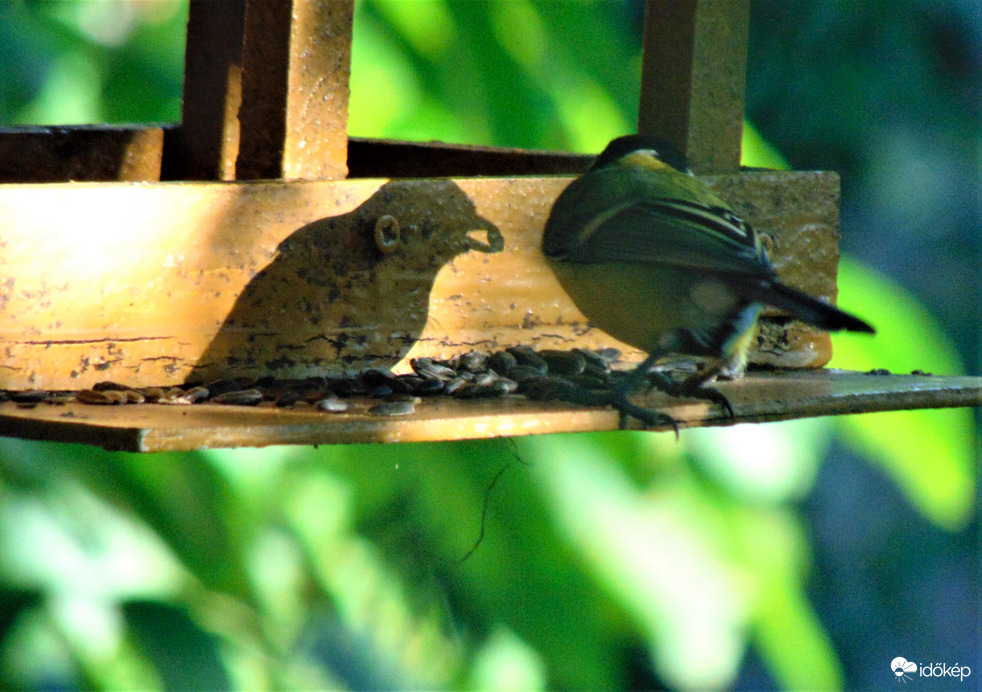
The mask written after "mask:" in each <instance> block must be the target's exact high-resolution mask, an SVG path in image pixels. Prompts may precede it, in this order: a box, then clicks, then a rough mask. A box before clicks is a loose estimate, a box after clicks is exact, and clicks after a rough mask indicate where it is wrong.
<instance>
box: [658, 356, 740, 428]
mask: <svg viewBox="0 0 982 692" xmlns="http://www.w3.org/2000/svg"><path fill="white" fill-rule="evenodd" d="M724 364H725V363H724V362H723V361H719V362H717V363H716V364H714V365H713V366H712V367H710V368H707V369H706V370H705V371H703V372H700V373H697V374H696V375H693V376H692V377H687V378H686V379H684V380H682V381H681V382H676V381H675V380H673V379H672V378H671V377H669V376H668V375H665V374H664V373H661V372H649V373H646V377H647V379H648V382H650V383H651V384H652V385H653V386H654V387H656V388H657V389H659V390H661V391H663V392H665V393H666V394H670V395H671V396H689V397H694V398H696V399H705V400H707V401H712V402H713V403H716V404H719V405H720V406H722V407H723V408H724V409H726V413H727V415H729V417H730V418H733V417H734V416H735V414H734V412H733V405H732V404H730V400H729V399H727V398H726V395H724V394H723V393H722V392H721V391H719V390H718V389H716V388H715V387H710V386H708V385H707V384H706V383H707V382H709V381H711V380H712V379H713V378H714V377H716V375H718V374H719V371H720V370H722V369H723V366H724Z"/></svg>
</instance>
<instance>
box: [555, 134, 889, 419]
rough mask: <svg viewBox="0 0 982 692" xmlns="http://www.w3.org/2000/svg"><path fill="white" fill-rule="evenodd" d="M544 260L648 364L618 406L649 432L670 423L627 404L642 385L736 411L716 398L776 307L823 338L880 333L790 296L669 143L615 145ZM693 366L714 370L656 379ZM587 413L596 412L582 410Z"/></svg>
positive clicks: (596, 166) (748, 231) (566, 215)
mask: <svg viewBox="0 0 982 692" xmlns="http://www.w3.org/2000/svg"><path fill="white" fill-rule="evenodd" d="M542 250H543V252H544V254H545V256H546V258H547V259H548V261H549V264H550V266H551V267H552V269H553V271H554V272H555V274H556V277H557V278H558V279H559V282H560V284H562V286H563V288H564V289H565V290H566V292H567V293H568V294H569V296H570V297H571V298H572V299H573V302H574V303H576V306H577V307H578V308H579V309H580V311H581V312H582V313H583V314H584V315H585V316H586V317H587V319H589V320H590V321H591V322H593V323H594V324H595V325H596V326H598V327H599V328H600V329H602V330H603V331H605V332H607V333H608V334H610V335H611V336H614V337H616V338H617V339H619V340H621V341H623V342H625V343H627V344H630V345H631V346H634V347H636V348H638V349H640V350H642V351H644V352H646V353H647V354H648V357H647V359H646V360H645V361H644V362H643V363H642V364H641V365H640V366H639V367H638V368H637V369H636V370H635V371H634V372H633V373H632V375H631V377H628V378H626V379H625V380H623V381H622V383H621V384H620V385H618V386H617V389H616V391H614V392H613V394H612V397H611V398H609V399H608V400H605V401H603V402H602V403H610V404H612V405H613V406H614V407H615V408H617V409H618V410H619V411H620V412H621V418H622V423H623V420H624V417H625V416H628V415H629V416H632V417H636V418H639V419H640V420H641V421H642V422H644V423H645V424H649V425H650V424H656V423H664V422H670V423H672V424H673V425H674V421H671V419H669V418H668V417H667V416H662V415H660V414H656V413H654V412H651V411H648V410H647V409H643V408H641V407H638V406H635V405H633V404H631V403H630V402H628V400H627V394H628V393H629V391H630V390H632V389H634V388H636V387H637V386H638V385H640V384H641V382H642V381H643V380H644V379H646V378H647V379H648V380H649V381H651V382H652V384H654V385H655V386H657V387H658V388H659V389H662V390H663V391H666V392H667V393H669V394H672V395H676V396H685V395H688V396H695V397H699V398H704V399H709V400H711V401H716V402H718V403H720V404H721V405H723V406H724V407H725V408H726V409H727V411H728V412H729V414H730V415H731V416H732V415H733V409H732V407H731V406H730V403H729V401H728V400H727V399H726V397H725V396H723V395H722V394H721V393H720V392H719V391H717V390H716V389H714V388H712V387H710V386H708V383H709V382H711V381H713V380H714V379H715V378H716V377H717V376H724V377H728V378H738V377H741V376H742V375H743V372H744V370H745V369H746V366H747V352H748V350H749V349H750V346H751V344H752V342H753V340H754V338H755V334H756V326H757V317H758V315H759V313H760V310H761V308H762V307H763V306H764V305H771V306H773V307H776V308H779V309H781V310H784V311H786V312H788V313H789V314H791V315H792V316H793V317H795V318H796V319H799V320H801V321H802V322H805V323H807V324H810V325H813V326H816V327H819V328H821V329H825V330H840V329H847V330H850V331H856V332H868V333H873V331H874V330H873V328H872V327H871V326H870V325H869V324H867V323H866V322H864V321H863V320H861V319H859V318H857V317H854V316H852V315H850V314H848V313H846V312H843V311H842V310H839V309H838V308H836V307H834V306H832V305H830V304H828V303H826V302H823V301H821V300H818V299H817V298H813V297H812V296H809V295H807V294H805V293H802V292H801V291H799V290H797V289H794V288H791V287H790V286H786V285H785V284H783V283H781V282H780V281H779V280H778V278H777V273H776V272H775V270H774V266H773V264H771V261H770V259H769V258H768V256H767V251H766V250H765V248H764V246H763V245H762V244H761V241H760V238H759V237H758V235H757V233H756V231H755V230H754V229H753V227H752V226H751V225H750V224H749V223H747V222H746V221H744V220H743V219H741V218H740V217H739V216H737V215H736V214H735V213H734V212H733V210H732V209H731V208H730V205H729V204H727V203H726V202H725V201H723V200H722V199H721V198H720V197H718V196H717V195H716V194H714V193H713V192H712V190H710V189H709V188H708V187H706V185H704V184H703V183H702V182H700V181H699V180H698V179H697V178H695V177H694V176H693V175H691V173H689V172H688V170H687V167H686V164H685V161H684V159H683V158H682V156H681V155H680V154H678V152H676V151H675V150H674V149H672V148H671V147H670V146H668V145H666V144H665V143H664V142H662V141H661V140H658V139H655V138H653V137H649V136H645V135H628V136H625V137H619V138H617V139H615V140H613V141H612V142H611V143H610V144H609V145H607V148H606V149H604V150H603V152H602V153H601V154H600V155H599V156H598V157H597V159H596V160H595V161H594V163H593V165H592V166H591V167H590V169H589V171H587V172H586V173H585V174H584V175H583V176H581V177H580V178H577V179H576V180H574V181H573V182H572V183H571V184H570V185H569V187H567V188H566V189H565V190H563V192H562V193H561V194H560V195H559V197H558V198H557V199H556V202H555V204H554V205H553V207H552V211H551V213H550V214H549V218H548V220H547V221H546V225H545V230H544V233H543V238H542ZM674 354H680V355H685V356H696V357H698V358H700V359H703V360H704V361H705V362H706V367H705V368H704V369H702V370H700V371H699V372H697V373H696V374H694V375H691V376H689V377H688V378H686V379H684V380H681V381H677V380H675V379H673V378H670V377H668V376H667V375H664V374H662V373H658V372H651V370H652V368H653V367H654V366H655V365H656V363H657V362H658V361H659V360H662V359H664V358H665V357H666V356H670V355H674ZM584 401H590V399H589V398H585V399H584Z"/></svg>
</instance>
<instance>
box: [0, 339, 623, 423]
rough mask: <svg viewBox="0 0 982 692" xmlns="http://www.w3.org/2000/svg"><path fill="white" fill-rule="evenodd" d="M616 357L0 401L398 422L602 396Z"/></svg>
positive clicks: (611, 352)
mask: <svg viewBox="0 0 982 692" xmlns="http://www.w3.org/2000/svg"><path fill="white" fill-rule="evenodd" d="M620 356H621V353H620V351H618V350H617V349H613V348H605V349H600V350H595V351H594V350H586V349H579V348H574V349H573V350H571V351H559V350H551V349H548V350H540V351H536V350H534V349H532V348H530V347H528V346H513V347H510V348H506V349H504V350H503V351H496V352H495V353H492V354H490V355H489V354H486V353H482V352H479V351H470V352H468V353H462V354H457V355H454V356H453V357H452V358H449V359H445V360H441V359H435V358H414V359H412V360H411V361H410V365H411V366H412V369H413V372H412V373H406V374H400V375H396V374H393V373H392V372H391V371H388V370H383V369H378V368H372V369H369V370H365V371H362V372H358V373H348V374H345V375H342V376H332V377H307V378H304V379H277V378H275V377H272V376H267V377H260V378H258V379H250V378H228V379H221V380H214V381H212V382H207V383H203V384H188V385H185V386H182V387H140V388H136V387H128V386H126V385H123V384H118V383H115V382H101V383H99V384H97V385H95V386H94V387H92V389H83V390H81V391H78V392H64V391H61V392H53V391H42V390H33V391H21V392H10V391H0V401H5V400H8V399H9V400H11V401H13V402H15V403H16V404H18V405H19V406H23V407H33V406H37V405H38V404H41V403H48V404H62V403H67V402H69V401H77V402H79V403H83V404H92V405H102V406H110V405H123V404H142V403H152V404H171V405H190V404H200V403H205V402H208V403H211V404H224V405H237V406H259V405H261V404H262V405H267V406H273V407H279V408H294V407H298V406H311V407H313V408H315V409H317V410H319V411H325V412H332V413H338V412H343V411H347V410H348V408H349V402H348V401H345V399H351V398H352V397H367V398H370V399H380V400H381V402H380V403H377V404H375V405H373V406H371V407H370V408H369V409H368V413H371V414H374V415H380V416H398V415H407V414H410V413H413V412H414V411H415V405H416V404H418V403H420V401H421V400H422V398H423V397H433V396H450V397H455V398H457V399H491V398H500V397H504V396H508V395H512V394H520V395H524V396H526V397H527V398H529V399H533V400H537V401H543V400H548V399H568V400H573V401H576V400H579V399H581V398H582V393H583V392H609V391H610V389H611V385H612V382H613V381H614V380H616V378H618V377H621V376H622V375H623V372H622V371H618V370H613V369H612V366H613V365H614V364H615V363H617V362H618V361H619V360H620Z"/></svg>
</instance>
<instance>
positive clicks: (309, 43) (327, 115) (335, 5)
mask: <svg viewBox="0 0 982 692" xmlns="http://www.w3.org/2000/svg"><path fill="white" fill-rule="evenodd" d="M353 17H354V0H247V1H246V13H245V41H244V44H243V69H244V72H243V83H242V107H241V109H240V111H239V122H240V126H241V134H240V140H239V159H238V163H237V167H236V175H237V177H238V178H239V179H256V178H286V179H307V180H313V179H340V178H344V177H345V175H346V174H347V139H348V132H347V129H348V93H349V91H348V77H349V74H350V71H351V26H352V20H353Z"/></svg>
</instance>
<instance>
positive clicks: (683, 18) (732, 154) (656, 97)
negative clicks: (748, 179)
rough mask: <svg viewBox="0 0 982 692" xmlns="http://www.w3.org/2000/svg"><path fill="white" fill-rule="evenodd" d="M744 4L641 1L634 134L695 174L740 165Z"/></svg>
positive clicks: (732, 0) (743, 0)
mask: <svg viewBox="0 0 982 692" xmlns="http://www.w3.org/2000/svg"><path fill="white" fill-rule="evenodd" d="M749 32H750V2H749V0H648V3H647V10H646V15H645V31H644V59H643V62H642V73H641V75H642V76H641V108H640V113H639V117H638V131H639V132H642V133H647V134H654V135H657V136H659V137H662V138H664V139H667V140H668V141H669V142H671V143H672V144H674V145H676V146H677V147H678V148H679V150H680V151H682V152H683V153H684V154H686V156H687V158H688V160H689V163H690V166H691V167H692V169H693V170H694V171H696V172H697V173H702V174H709V173H732V172H735V171H737V170H738V169H739V167H740V138H741V135H742V131H743V107H744V87H745V84H746V66H747V41H748V37H749Z"/></svg>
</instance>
